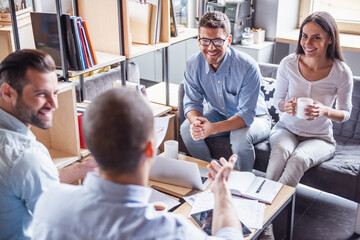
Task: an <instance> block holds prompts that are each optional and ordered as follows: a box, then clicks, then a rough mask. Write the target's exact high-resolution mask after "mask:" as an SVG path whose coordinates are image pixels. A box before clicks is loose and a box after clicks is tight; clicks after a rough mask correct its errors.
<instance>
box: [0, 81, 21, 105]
mask: <svg viewBox="0 0 360 240" xmlns="http://www.w3.org/2000/svg"><path fill="white" fill-rule="evenodd" d="M1 97H2V98H3V99H4V100H5V101H6V102H11V101H12V99H14V97H15V99H16V98H17V93H16V91H15V89H13V88H12V87H11V86H10V85H9V84H8V83H3V84H1Z"/></svg>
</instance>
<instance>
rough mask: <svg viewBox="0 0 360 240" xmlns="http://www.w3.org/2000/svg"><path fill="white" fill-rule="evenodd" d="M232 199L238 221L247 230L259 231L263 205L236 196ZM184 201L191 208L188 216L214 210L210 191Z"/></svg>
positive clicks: (262, 217) (186, 198) (262, 218)
mask: <svg viewBox="0 0 360 240" xmlns="http://www.w3.org/2000/svg"><path fill="white" fill-rule="evenodd" d="M232 199H233V204H234V206H235V209H236V213H237V215H238V217H239V219H240V220H241V221H242V222H243V223H244V224H245V225H246V226H247V227H249V228H256V229H261V228H262V223H263V220H264V211H265V204H264V203H260V202H258V201H257V200H251V199H245V198H242V197H236V196H233V198H232ZM184 200H185V201H186V202H187V203H189V204H190V205H191V206H192V209H191V212H190V215H191V214H193V213H198V212H202V211H206V210H209V209H213V208H214V194H213V193H212V192H211V190H208V191H205V192H201V193H198V194H194V195H191V196H188V197H184Z"/></svg>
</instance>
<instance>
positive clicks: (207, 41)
mask: <svg viewBox="0 0 360 240" xmlns="http://www.w3.org/2000/svg"><path fill="white" fill-rule="evenodd" d="M228 37H229V36H227V37H226V38H225V39H222V38H215V39H209V38H200V37H198V39H199V42H200V45H201V46H209V45H210V43H213V44H214V46H215V47H222V46H223V45H224V42H225V41H226V39H228Z"/></svg>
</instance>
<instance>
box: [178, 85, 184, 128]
mask: <svg viewBox="0 0 360 240" xmlns="http://www.w3.org/2000/svg"><path fill="white" fill-rule="evenodd" d="M178 94H179V95H178V121H179V127H180V126H181V124H182V123H183V122H184V121H185V115H184V94H185V91H184V82H183V81H182V82H181V83H180V84H179V92H178Z"/></svg>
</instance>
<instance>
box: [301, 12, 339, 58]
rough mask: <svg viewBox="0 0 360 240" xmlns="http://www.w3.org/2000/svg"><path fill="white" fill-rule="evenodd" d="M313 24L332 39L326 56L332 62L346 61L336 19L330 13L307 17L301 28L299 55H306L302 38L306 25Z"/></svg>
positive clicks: (313, 14) (314, 14)
mask: <svg viewBox="0 0 360 240" xmlns="http://www.w3.org/2000/svg"><path fill="white" fill-rule="evenodd" d="M308 22H313V23H315V24H316V25H318V26H319V27H321V28H322V29H323V30H324V31H325V32H326V33H327V34H328V36H329V37H330V38H331V43H330V44H329V46H328V48H327V50H326V56H327V57H328V58H330V59H332V60H334V59H339V60H341V61H344V57H343V55H342V51H341V47H340V38H339V30H338V28H337V25H336V22H335V19H334V18H333V17H332V16H331V15H330V13H328V12H314V13H312V14H310V15H309V16H307V18H305V20H304V21H303V23H302V24H301V27H300V33H299V39H298V44H297V47H296V53H297V54H304V49H303V48H302V46H301V38H302V34H303V28H304V26H305V24H306V23H308Z"/></svg>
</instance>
